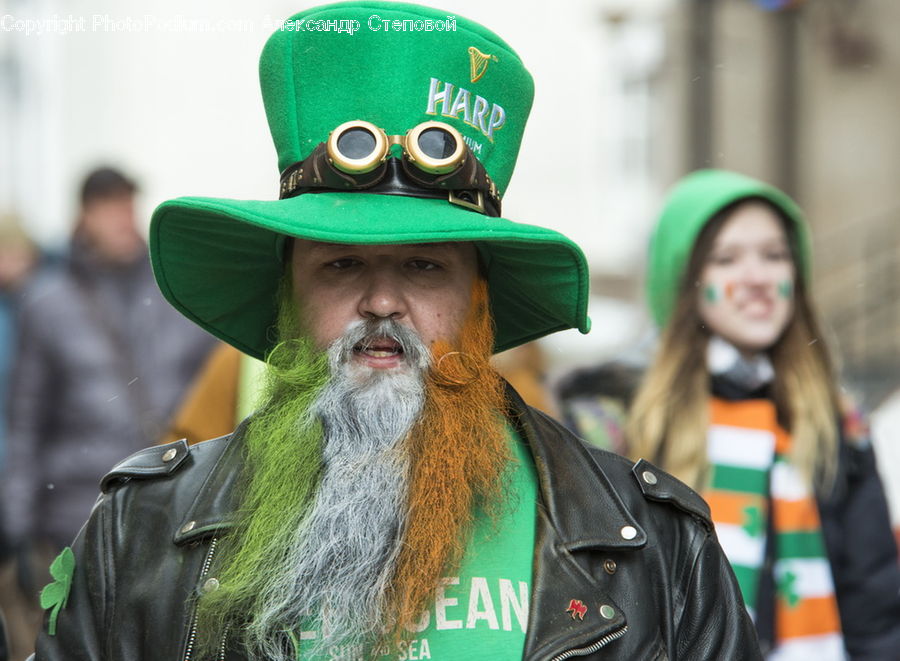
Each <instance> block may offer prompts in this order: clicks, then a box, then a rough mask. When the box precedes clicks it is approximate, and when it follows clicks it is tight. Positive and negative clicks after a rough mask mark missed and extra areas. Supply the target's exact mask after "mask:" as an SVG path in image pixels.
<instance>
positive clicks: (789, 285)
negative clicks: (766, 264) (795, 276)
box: [778, 280, 794, 301]
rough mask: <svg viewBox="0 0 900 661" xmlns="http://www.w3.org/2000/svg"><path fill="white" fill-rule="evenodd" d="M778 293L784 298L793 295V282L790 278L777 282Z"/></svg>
mask: <svg viewBox="0 0 900 661" xmlns="http://www.w3.org/2000/svg"><path fill="white" fill-rule="evenodd" d="M778 295H779V296H780V297H781V298H783V299H785V300H788V301H789V300H791V299H792V298H793V297H794V282H793V281H792V280H782V281H781V282H779V283H778Z"/></svg>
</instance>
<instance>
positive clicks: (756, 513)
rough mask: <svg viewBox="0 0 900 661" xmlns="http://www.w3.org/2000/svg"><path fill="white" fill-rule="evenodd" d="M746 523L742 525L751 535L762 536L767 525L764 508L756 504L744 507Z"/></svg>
mask: <svg viewBox="0 0 900 661" xmlns="http://www.w3.org/2000/svg"><path fill="white" fill-rule="evenodd" d="M743 513H744V525H742V526H741V528H743V529H744V530H745V531H746V533H747V534H748V535H750V536H751V537H762V534H763V531H764V530H765V527H766V522H765V521H764V520H763V512H762V508H760V507H757V506H756V505H748V506H747V507H745V508H744V512H743Z"/></svg>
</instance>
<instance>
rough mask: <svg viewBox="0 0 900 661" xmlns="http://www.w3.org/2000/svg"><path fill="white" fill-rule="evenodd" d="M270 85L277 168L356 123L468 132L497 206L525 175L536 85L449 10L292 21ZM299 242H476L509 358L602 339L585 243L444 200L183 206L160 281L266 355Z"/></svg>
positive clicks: (377, 11) (376, 6)
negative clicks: (558, 338)
mask: <svg viewBox="0 0 900 661" xmlns="http://www.w3.org/2000/svg"><path fill="white" fill-rule="evenodd" d="M260 81H261V87H262V93H263V101H264V103H265V108H266V116H267V118H268V122H269V128H270V130H271V132H272V136H273V139H274V141H275V147H276V149H277V152H278V166H279V171H285V170H287V169H288V168H291V166H295V164H297V163H298V162H299V161H302V160H303V159H305V158H307V157H308V156H310V154H311V153H312V152H313V150H314V149H315V148H316V147H317V146H318V145H319V144H320V143H323V142H325V141H326V140H327V139H328V137H329V133H330V132H331V131H332V130H333V129H335V128H336V127H337V126H339V125H340V124H343V123H344V122H347V121H351V120H365V121H367V122H371V123H372V124H374V125H376V126H377V127H380V128H383V129H384V130H385V131H386V133H387V134H389V135H402V134H404V133H405V132H406V131H407V130H409V129H411V128H413V127H414V126H416V125H418V124H421V123H422V122H425V121H429V120H438V121H441V122H445V123H447V124H450V125H451V126H453V127H455V128H456V129H457V130H458V131H459V133H460V134H461V135H462V137H463V139H464V141H465V142H466V143H467V145H468V146H469V148H470V150H471V152H472V153H473V154H475V156H476V157H477V158H478V160H479V161H480V162H481V163H482V164H483V166H484V169H485V170H486V172H487V174H488V175H489V177H490V181H492V182H493V184H494V185H495V186H496V189H497V193H498V197H499V196H501V195H502V192H503V191H504V190H505V189H506V187H507V184H508V182H509V178H510V176H511V175H512V171H513V167H514V165H515V161H516V156H517V154H518V151H519V143H520V142H521V139H522V131H523V129H524V127H525V121H526V119H527V117H528V113H529V110H530V108H531V101H532V96H533V83H532V80H531V76H530V74H529V73H528V71H527V70H526V69H525V67H524V66H523V64H522V62H521V61H520V60H519V57H518V56H517V55H516V54H515V52H513V51H512V49H510V47H509V46H508V45H507V44H506V43H504V42H503V41H502V40H501V39H500V38H499V37H497V36H496V35H495V34H493V33H492V32H490V31H488V30H486V29H485V28H483V27H482V26H480V25H477V24H476V23H473V22H471V21H468V20H466V19H463V18H461V17H460V18H457V17H455V16H452V15H448V14H447V13H446V12H441V11H439V10H436V9H431V8H427V7H420V6H418V5H410V4H400V3H387V2H349V3H339V4H332V5H325V6H321V7H316V8H313V9H309V10H307V11H304V12H300V13H299V14H296V15H294V16H293V17H291V19H289V20H288V21H286V22H285V23H284V25H283V27H282V29H279V30H277V31H276V32H275V33H274V34H273V35H272V36H271V37H270V38H269V41H268V42H267V43H266V46H265V48H264V49H263V53H262V56H261V58H260ZM392 153H394V152H392ZM389 160H394V159H389ZM285 236H292V237H302V238H305V239H311V240H314V241H328V242H333V243H348V244H402V243H429V242H443V241H473V242H475V243H476V245H477V247H478V249H479V252H480V254H481V257H482V261H483V263H484V265H485V270H486V273H487V279H488V285H489V291H490V297H491V310H492V313H493V315H494V319H495V322H496V326H497V336H496V342H495V350H496V351H502V350H505V349H508V348H511V347H514V346H516V345H518V344H522V343H524V342H527V341H529V340H533V339H536V338H539V337H541V336H543V335H546V334H548V333H552V332H554V331H557V330H562V329H565V328H572V327H574V328H578V329H579V330H580V331H581V332H584V333H586V332H587V331H588V329H589V327H590V321H589V319H588V318H587V315H586V308H587V295H588V273H587V265H586V263H585V259H584V255H583V254H582V252H581V250H580V249H579V248H578V246H577V245H575V244H574V243H573V242H572V241H570V240H569V239H567V238H566V237H564V236H563V235H561V234H559V233H557V232H554V231H552V230H549V229H545V228H542V227H536V226H533V225H524V224H521V223H515V222H513V221H510V220H506V219H504V218H500V217H491V216H488V215H485V214H484V213H480V212H478V211H473V210H471V209H468V208H464V207H462V206H459V205H457V204H452V203H450V202H449V201H448V199H447V197H446V196H444V197H442V198H436V197H434V196H431V197H411V196H409V194H408V193H407V194H396V193H395V194H379V193H373V192H361V191H360V192H312V193H310V192H307V193H303V194H301V195H297V196H296V197H290V198H288V199H281V200H267V201H255V200H230V199H212V198H198V197H182V198H178V199H175V200H170V201H168V202H164V203H163V204H161V205H160V206H159V207H158V208H157V209H156V211H155V212H154V214H153V218H152V222H151V226H150V251H151V258H152V262H153V269H154V272H155V274H156V279H157V282H158V283H159V286H160V288H161V289H162V292H163V294H164V295H165V296H166V298H167V299H168V300H169V301H170V302H171V303H172V304H173V305H174V306H175V307H176V308H177V309H179V310H180V311H181V312H182V313H183V314H184V315H186V316H187V317H188V318H190V319H192V320H193V321H194V322H196V323H197V324H199V325H200V326H202V327H203V328H205V329H207V330H208V331H210V332H211V333H212V334H214V335H216V336H217V337H219V338H221V339H223V340H225V341H226V342H228V343H230V344H232V345H234V346H235V347H237V348H238V349H240V350H242V351H244V352H246V353H248V354H250V355H252V356H255V357H258V358H262V357H263V356H264V355H265V354H266V353H267V351H268V350H269V349H271V347H272V344H273V336H272V333H271V332H269V329H270V328H271V327H272V326H273V325H274V322H275V315H276V309H275V306H276V300H275V294H276V291H277V288H278V284H279V282H280V278H281V276H282V273H283V269H284V261H283V259H284V251H283V243H284V237H285Z"/></svg>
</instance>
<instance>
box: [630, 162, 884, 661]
mask: <svg viewBox="0 0 900 661" xmlns="http://www.w3.org/2000/svg"><path fill="white" fill-rule="evenodd" d="M810 285H811V282H810V243H809V235H808V228H807V225H806V222H805V220H804V218H803V216H802V213H801V211H800V209H799V208H798V207H797V206H796V204H795V203H794V202H793V201H792V200H791V199H789V198H788V197H787V196H786V195H785V194H783V193H782V192H781V191H779V190H777V189H774V188H772V187H770V186H768V185H766V184H763V183H761V182H758V181H755V180H753V179H750V178H747V177H744V176H742V175H738V174H736V173H731V172H726V171H721V170H704V171H699V172H695V173H693V174H691V175H688V176H687V177H686V178H684V179H683V180H682V181H681V182H679V183H678V184H677V185H676V187H675V188H674V190H673V191H672V192H671V193H670V195H669V197H668V200H667V203H666V205H665V207H664V209H663V212H662V215H661V217H660V219H659V221H658V223H657V226H656V228H655V231H654V234H653V237H652V240H651V247H650V255H649V267H648V282H647V287H648V294H649V302H650V307H651V310H652V313H653V316H654V318H655V320H656V322H657V323H658V324H659V326H660V328H661V329H662V331H661V338H660V343H659V347H658V351H657V353H656V356H655V359H654V360H653V362H652V363H651V365H650V367H649V369H648V371H647V373H646V374H645V376H644V380H643V382H642V385H641V386H640V387H639V389H638V391H637V393H636V395H635V397H634V401H633V403H632V405H631V409H630V414H629V419H628V424H627V428H626V442H627V444H628V448H629V449H628V451H629V452H630V454H631V455H632V456H633V457H645V458H647V459H649V460H651V461H655V462H657V463H658V464H659V465H660V466H661V467H662V468H664V469H665V470H667V471H670V472H672V473H673V474H675V475H676V476H677V477H680V478H681V479H682V480H684V481H686V482H687V483H688V484H690V485H693V486H694V488H695V489H697V490H698V491H700V492H701V493H702V494H703V495H704V497H705V498H706V499H707V500H708V502H709V504H710V507H711V510H712V517H713V521H714V522H715V524H716V530H717V533H718V536H719V540H720V542H721V544H722V546H723V548H724V549H725V552H726V555H727V556H728V558H729V560H730V562H731V564H732V567H733V568H734V570H735V573H736V575H737V577H738V581H739V583H740V586H741V591H742V593H743V595H744V600H745V603H746V605H747V607H748V610H749V611H750V613H751V614H752V615H753V616H754V619H755V622H756V626H757V630H758V633H759V637H760V643H761V646H762V648H763V650H764V652H766V653H767V654H769V658H771V659H778V660H779V661H784V660H788V659H790V660H793V659H796V660H798V661H800V660H801V659H802V660H807V659H817V660H818V661H828V660H830V659H835V660H838V659H845V658H847V657H846V656H845V652H846V654H849V657H850V658H851V659H867V660H875V659H879V660H880V659H883V660H885V661H887V660H888V659H898V658H900V569H898V565H897V549H896V545H895V541H894V538H893V536H892V534H891V529H890V524H889V519H888V510H887V506H886V503H885V496H884V492H883V489H882V484H881V481H880V479H879V476H878V473H877V471H876V465H875V457H874V454H873V451H872V447H871V444H870V443H869V439H868V436H867V434H866V430H865V429H864V426H863V425H862V424H861V423H860V417H859V415H858V414H857V413H855V412H854V411H853V410H852V407H850V406H848V405H847V404H846V401H845V399H843V398H842V396H841V394H840V392H839V387H838V384H837V381H836V378H835V374H834V371H833V368H832V362H831V358H830V356H829V351H828V347H827V346H826V339H825V337H824V336H823V334H822V331H821V329H820V324H819V321H818V318H817V316H816V313H815V312H814V310H813V306H812V300H811V295H810Z"/></svg>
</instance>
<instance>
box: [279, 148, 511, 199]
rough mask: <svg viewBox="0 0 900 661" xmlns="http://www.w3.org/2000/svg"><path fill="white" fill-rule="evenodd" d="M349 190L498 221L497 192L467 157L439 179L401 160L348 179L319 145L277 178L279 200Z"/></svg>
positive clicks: (475, 162) (476, 162)
mask: <svg viewBox="0 0 900 661" xmlns="http://www.w3.org/2000/svg"><path fill="white" fill-rule="evenodd" d="M353 191H360V192H366V193H381V194H384V195H404V196H407V197H424V198H432V199H446V200H448V201H450V202H451V203H453V204H457V205H461V206H465V207H466V208H469V209H473V210H475V211H480V212H481V213H484V214H485V215H488V216H493V217H499V216H500V196H499V195H498V194H497V188H496V186H495V185H494V182H493V181H491V178H490V176H489V175H488V174H487V171H485V169H484V166H483V165H482V164H481V162H480V161H479V160H478V159H477V158H476V157H475V156H474V155H473V154H471V153H467V154H466V158H465V161H464V163H463V165H462V167H460V168H458V169H457V170H454V171H453V172H450V173H447V174H442V175H432V174H428V173H427V172H424V171H422V170H420V169H419V168H418V167H416V165H415V164H413V163H411V162H409V160H408V159H407V158H406V157H405V156H404V157H402V158H388V159H387V160H386V161H385V163H384V164H383V165H381V166H379V167H377V168H376V169H375V170H373V171H372V172H366V173H363V174H352V175H351V174H347V173H346V172H341V171H340V170H338V169H337V168H335V167H334V166H333V165H332V164H331V162H330V160H329V157H328V151H327V149H326V147H325V143H321V144H319V145H318V146H317V147H316V148H315V149H314V150H313V151H312V153H311V154H310V155H309V156H307V157H306V158H305V159H303V160H302V161H298V162H297V163H294V164H293V165H291V166H289V167H287V168H285V170H284V172H282V173H281V191H280V194H279V199H282V200H283V199H285V198H289V197H295V196H297V195H302V194H303V193H326V192H330V193H335V192H353ZM479 202H480V204H479Z"/></svg>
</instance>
